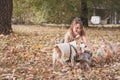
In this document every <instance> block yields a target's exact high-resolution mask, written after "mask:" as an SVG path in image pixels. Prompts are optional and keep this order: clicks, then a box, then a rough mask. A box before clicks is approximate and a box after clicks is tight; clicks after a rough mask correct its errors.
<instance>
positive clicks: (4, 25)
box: [0, 0, 13, 35]
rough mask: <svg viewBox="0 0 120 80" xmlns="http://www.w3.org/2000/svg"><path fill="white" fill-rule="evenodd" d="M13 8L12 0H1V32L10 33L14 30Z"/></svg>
mask: <svg viewBox="0 0 120 80" xmlns="http://www.w3.org/2000/svg"><path fill="white" fill-rule="evenodd" d="M12 10H13V1H12V0H0V34H4V35H7V34H10V33H11V32H12V27H11V17H12Z"/></svg>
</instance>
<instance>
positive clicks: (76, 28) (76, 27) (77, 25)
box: [73, 24, 82, 36]
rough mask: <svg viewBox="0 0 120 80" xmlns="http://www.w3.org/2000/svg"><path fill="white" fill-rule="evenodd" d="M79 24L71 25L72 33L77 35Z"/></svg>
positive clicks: (79, 30) (79, 29) (79, 28)
mask: <svg viewBox="0 0 120 80" xmlns="http://www.w3.org/2000/svg"><path fill="white" fill-rule="evenodd" d="M81 30H82V29H81V25H80V24H75V25H74V26H73V33H74V35H75V36H77V35H78V34H79V33H80V32H81Z"/></svg>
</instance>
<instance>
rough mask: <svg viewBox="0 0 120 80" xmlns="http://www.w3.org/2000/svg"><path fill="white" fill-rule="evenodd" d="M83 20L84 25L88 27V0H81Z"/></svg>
mask: <svg viewBox="0 0 120 80" xmlns="http://www.w3.org/2000/svg"><path fill="white" fill-rule="evenodd" d="M81 20H82V21H83V25H84V26H85V27H88V8H87V0H81Z"/></svg>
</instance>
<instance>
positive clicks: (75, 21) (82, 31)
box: [70, 17, 86, 37]
mask: <svg viewBox="0 0 120 80" xmlns="http://www.w3.org/2000/svg"><path fill="white" fill-rule="evenodd" d="M75 24H80V26H81V32H80V36H85V35H86V33H85V30H84V26H83V23H82V21H81V19H80V18H79V17H76V18H75V19H74V20H73V21H72V24H71V25H70V31H71V35H72V36H73V37H75V36H74V34H73V27H74V25H75Z"/></svg>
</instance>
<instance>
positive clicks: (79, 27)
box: [64, 17, 87, 45]
mask: <svg viewBox="0 0 120 80" xmlns="http://www.w3.org/2000/svg"><path fill="white" fill-rule="evenodd" d="M78 35H79V36H80V38H81V39H82V42H83V43H85V44H86V45H87V37H86V33H85V30H84V27H83V24H82V21H81V19H80V18H78V17H76V18H75V19H74V20H73V21H72V24H71V26H70V28H69V29H68V31H67V32H66V34H65V36H64V43H68V42H70V41H72V40H74V39H75V38H76V37H77V36H78Z"/></svg>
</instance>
